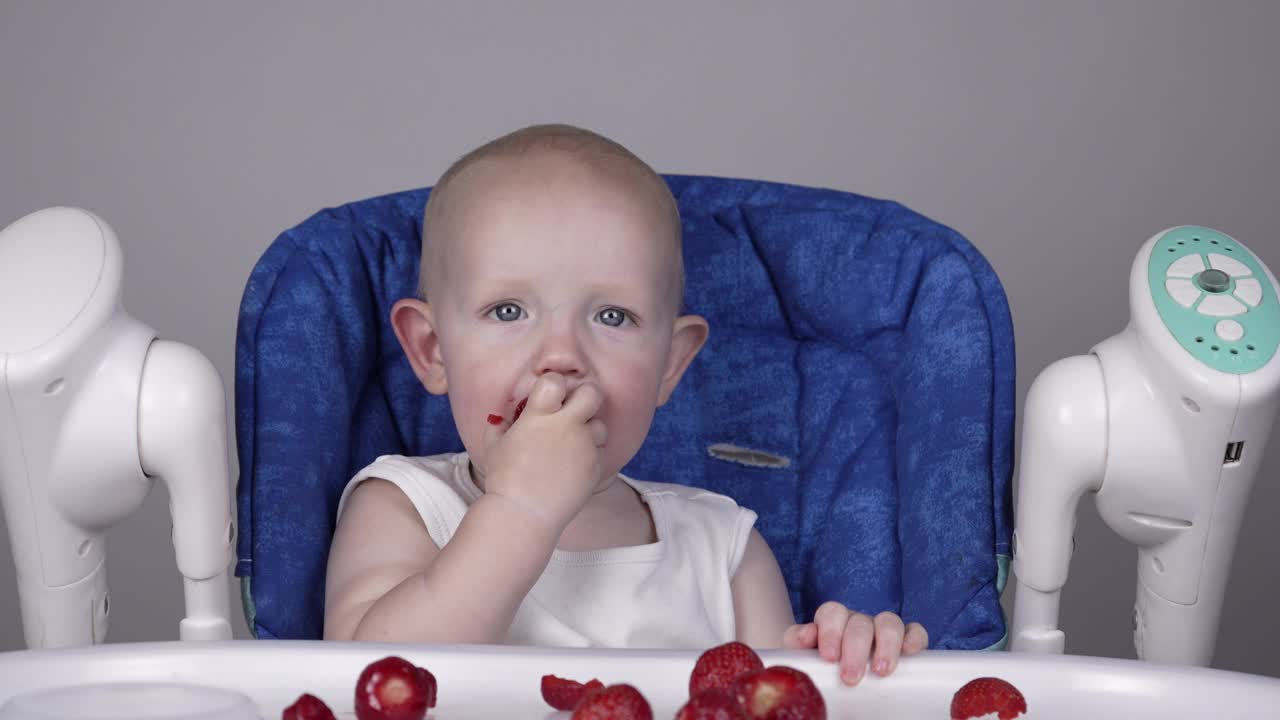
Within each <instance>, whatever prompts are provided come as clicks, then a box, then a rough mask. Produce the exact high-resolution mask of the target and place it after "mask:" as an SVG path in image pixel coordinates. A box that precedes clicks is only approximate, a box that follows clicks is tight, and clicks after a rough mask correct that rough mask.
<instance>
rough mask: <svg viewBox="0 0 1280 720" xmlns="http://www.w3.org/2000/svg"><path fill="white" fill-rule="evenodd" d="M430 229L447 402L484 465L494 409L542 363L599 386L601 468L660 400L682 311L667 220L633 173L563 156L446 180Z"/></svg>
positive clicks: (503, 407)
mask: <svg viewBox="0 0 1280 720" xmlns="http://www.w3.org/2000/svg"><path fill="white" fill-rule="evenodd" d="M448 192H449V193H450V195H449V200H448V204H447V208H448V209H447V210H446V211H445V212H444V213H442V214H441V217H440V221H439V222H438V223H437V224H436V226H435V227H436V230H435V232H434V234H433V236H432V240H431V242H432V243H433V246H432V249H431V255H430V257H431V260H432V262H433V263H435V265H434V268H433V269H434V270H435V272H433V273H432V276H431V281H430V284H429V286H428V287H429V289H428V293H429V297H428V302H429V303H430V304H431V306H432V308H433V316H434V320H435V328H436V332H437V333H438V335H439V339H440V352H441V355H442V356H443V360H444V368H445V370H444V372H445V377H446V380H447V383H448V393H449V401H450V405H451V406H452V411H453V416H454V420H455V422H456V424H457V426H458V432H459V434H460V435H461V437H462V441H463V443H464V444H465V445H466V447H467V450H468V452H469V453H470V454H471V458H472V461H473V462H474V463H476V464H477V465H478V466H479V467H480V469H481V471H482V472H484V471H485V469H486V468H485V455H486V448H485V447H484V446H483V442H482V440H481V438H482V437H484V435H485V433H484V426H485V423H486V418H487V416H488V415H489V414H496V415H501V416H503V417H506V418H511V417H512V416H513V415H514V412H515V408H516V405H517V404H518V403H519V402H520V401H521V400H522V399H524V398H525V397H527V396H528V395H529V391H530V388H532V386H533V384H534V381H535V380H536V379H537V378H538V376H539V375H541V374H543V373H546V372H558V373H560V374H562V375H564V376H565V378H566V380H567V383H568V386H569V388H570V392H572V390H573V388H576V387H577V386H579V385H581V384H582V383H584V382H592V383H594V384H596V385H597V386H598V387H599V388H600V390H601V392H602V394H603V396H604V402H603V405H602V406H601V408H600V411H599V413H598V414H597V417H599V418H600V419H601V420H603V421H604V423H605V426H606V427H607V428H608V444H607V445H606V446H605V451H604V470H605V476H604V477H606V478H607V477H611V476H612V475H613V474H614V473H616V472H617V471H618V470H619V469H621V467H622V466H623V465H625V464H626V463H627V462H628V461H629V460H630V459H631V457H632V456H633V455H634V454H635V453H636V451H637V450H638V449H639V447H640V445H641V443H642V442H643V441H644V438H645V435H646V434H647V433H648V429H649V424H650V422H651V421H652V419H653V414H654V410H655V408H656V407H657V405H658V404H659V393H660V383H661V380H662V378H663V375H664V373H665V371H666V370H667V364H668V355H669V351H670V348H671V339H672V328H673V323H674V321H675V318H676V314H677V311H678V308H677V307H676V305H677V302H678V291H679V289H678V287H676V284H677V282H678V281H677V274H676V269H675V268H676V265H675V263H674V260H673V257H674V256H673V254H674V253H676V252H678V250H677V246H676V243H675V239H674V235H673V228H672V227H671V225H672V219H671V217H670V215H669V214H668V213H667V212H666V211H665V208H664V206H662V205H661V204H660V202H659V201H658V197H659V196H658V195H657V194H656V193H655V192H654V191H653V190H652V189H651V188H648V187H647V186H645V185H644V184H643V183H642V182H641V181H640V180H638V179H636V178H631V177H628V176H626V175H623V174H619V173H615V172H601V171H600V170H598V169H591V168H588V167H584V166H583V165H582V164H581V162H580V161H577V160H574V159H571V158H562V157H555V156H552V157H541V158H529V157H523V158H519V159H499V160H485V161H481V162H480V163H478V164H476V165H473V166H472V167H470V168H468V169H467V170H466V171H464V172H463V173H462V174H460V175H458V176H457V177H456V178H454V180H453V184H452V185H451V186H450V188H449V191H448Z"/></svg>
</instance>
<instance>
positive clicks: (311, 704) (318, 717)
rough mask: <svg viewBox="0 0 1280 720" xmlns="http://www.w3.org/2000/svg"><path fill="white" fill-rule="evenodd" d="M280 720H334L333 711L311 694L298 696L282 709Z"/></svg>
mask: <svg viewBox="0 0 1280 720" xmlns="http://www.w3.org/2000/svg"><path fill="white" fill-rule="evenodd" d="M280 718H281V720H334V717H333V711H332V710H330V709H329V706H328V705H325V704H324V701H323V700H321V699H320V698H318V697H316V696H315V695H312V694H311V693H303V694H301V695H299V696H298V699H297V700H294V701H293V704H292V705H290V706H289V707H287V708H285V709H284V713H282V714H281V716H280Z"/></svg>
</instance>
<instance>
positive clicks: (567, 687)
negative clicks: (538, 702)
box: [542, 675, 604, 710]
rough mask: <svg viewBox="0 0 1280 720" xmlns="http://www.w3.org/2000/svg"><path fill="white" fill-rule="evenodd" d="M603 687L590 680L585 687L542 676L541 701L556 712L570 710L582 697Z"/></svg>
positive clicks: (572, 681)
mask: <svg viewBox="0 0 1280 720" xmlns="http://www.w3.org/2000/svg"><path fill="white" fill-rule="evenodd" d="M602 687H604V683H602V682H600V681H599V680H596V679H594V678H592V679H591V680H588V681H587V684H586V685H583V684H582V683H580V682H577V681H575V680H566V679H564V678H558V677H556V676H555V675H543V676H542V699H543V700H546V701H547V704H548V705H550V706H551V707H553V708H555V709H557V710H572V709H573V708H574V706H575V705H577V704H578V701H579V700H581V699H582V696H583V695H584V694H585V693H587V692H589V691H591V690H599V689H600V688H602Z"/></svg>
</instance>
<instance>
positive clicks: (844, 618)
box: [813, 601, 849, 660]
mask: <svg viewBox="0 0 1280 720" xmlns="http://www.w3.org/2000/svg"><path fill="white" fill-rule="evenodd" d="M848 620H849V609H848V608H846V607H845V606H844V605H841V604H840V603H838V602H831V601H828V602H824V603H822V604H821V605H819V606H818V610H817V611H816V612H814V613H813V623H814V624H815V625H817V626H818V655H820V656H821V657H823V658H824V659H827V660H839V659H840V639H841V638H843V637H844V629H845V624H846V623H847V622H848Z"/></svg>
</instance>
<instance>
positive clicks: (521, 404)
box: [511, 398, 529, 422]
mask: <svg viewBox="0 0 1280 720" xmlns="http://www.w3.org/2000/svg"><path fill="white" fill-rule="evenodd" d="M528 402H529V398H525V399H523V400H521V401H520V402H519V403H517V404H516V411H515V413H514V414H513V415H512V416H511V422H515V421H517V420H519V419H520V413H522V412H524V406H525V404H526V403H528Z"/></svg>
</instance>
